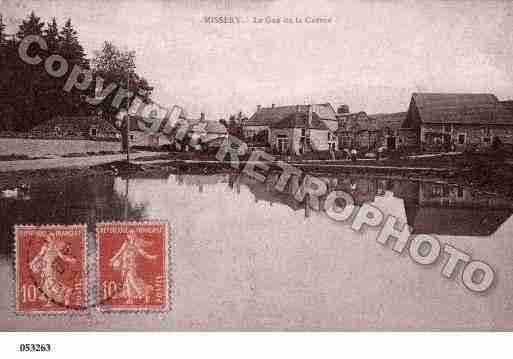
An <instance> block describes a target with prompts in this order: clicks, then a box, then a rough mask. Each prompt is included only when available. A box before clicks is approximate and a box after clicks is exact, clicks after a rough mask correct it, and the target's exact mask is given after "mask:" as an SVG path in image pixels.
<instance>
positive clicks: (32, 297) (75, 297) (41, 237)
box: [14, 225, 87, 314]
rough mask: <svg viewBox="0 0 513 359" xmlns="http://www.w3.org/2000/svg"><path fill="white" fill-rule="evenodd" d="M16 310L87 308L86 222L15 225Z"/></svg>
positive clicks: (55, 311) (73, 310) (36, 311)
mask: <svg viewBox="0 0 513 359" xmlns="http://www.w3.org/2000/svg"><path fill="white" fill-rule="evenodd" d="M14 231H15V248H16V312H17V313H19V314H59V313H80V312H85V311H86V310H87V260H86V255H87V240H86V233H87V232H86V226H85V225H69V226H68V225H43V226H30V225H26V226H25V225H23V226H15V229H14Z"/></svg>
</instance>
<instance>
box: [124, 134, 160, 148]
mask: <svg viewBox="0 0 513 359" xmlns="http://www.w3.org/2000/svg"><path fill="white" fill-rule="evenodd" d="M167 144H170V141H169V139H168V138H167V137H166V136H164V135H162V134H161V135H158V136H157V135H153V134H149V133H146V132H142V131H131V132H130V146H155V147H157V146H162V145H167Z"/></svg>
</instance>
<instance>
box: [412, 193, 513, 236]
mask: <svg viewBox="0 0 513 359" xmlns="http://www.w3.org/2000/svg"><path fill="white" fill-rule="evenodd" d="M406 212H407V217H408V223H409V224H410V225H411V226H412V227H413V233H427V234H431V233H433V234H441V235H460V236H463V235H464V236H489V235H491V234H493V233H494V232H495V231H496V230H497V229H498V228H499V226H500V225H501V224H502V223H504V222H505V221H506V220H507V219H508V218H509V217H510V216H511V214H512V212H513V211H512V208H511V205H510V204H509V202H508V201H506V200H505V199H501V198H498V197H495V196H491V195H485V194H479V193H477V192H475V191H472V190H471V189H469V188H466V187H461V186H450V185H442V184H434V183H422V184H421V185H420V188H419V205H418V206H410V207H408V206H407V207H406Z"/></svg>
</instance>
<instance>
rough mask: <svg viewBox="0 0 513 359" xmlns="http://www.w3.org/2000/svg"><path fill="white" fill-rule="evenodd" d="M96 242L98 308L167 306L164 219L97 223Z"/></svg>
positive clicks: (138, 309)
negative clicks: (161, 220)
mask: <svg viewBox="0 0 513 359" xmlns="http://www.w3.org/2000/svg"><path fill="white" fill-rule="evenodd" d="M96 244H97V251H98V252H97V256H98V257H97V281H98V287H97V302H98V307H99V309H100V310H103V311H165V310H168V309H169V295H168V225H167V223H166V222H126V223H125V222H113V223H99V224H97V225H96Z"/></svg>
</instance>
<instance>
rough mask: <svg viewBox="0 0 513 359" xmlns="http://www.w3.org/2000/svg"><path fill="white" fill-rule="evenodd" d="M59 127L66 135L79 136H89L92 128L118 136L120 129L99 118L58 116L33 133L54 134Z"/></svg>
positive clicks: (36, 127)
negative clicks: (69, 133)
mask: <svg viewBox="0 0 513 359" xmlns="http://www.w3.org/2000/svg"><path fill="white" fill-rule="evenodd" d="M56 127H58V128H59V129H60V131H61V132H62V133H64V134H66V133H68V132H73V133H75V134H77V135H84V136H88V135H89V131H90V129H91V127H96V128H97V130H98V131H99V132H101V133H104V134H112V135H116V134H117V133H119V131H118V129H116V127H114V126H113V125H112V124H111V123H109V122H107V121H105V120H104V119H102V118H100V117H98V116H56V117H54V118H52V119H50V120H48V121H46V122H44V123H42V124H40V125H38V126H35V127H34V128H33V129H32V132H41V133H44V132H52V131H54V130H55V128H56Z"/></svg>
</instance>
